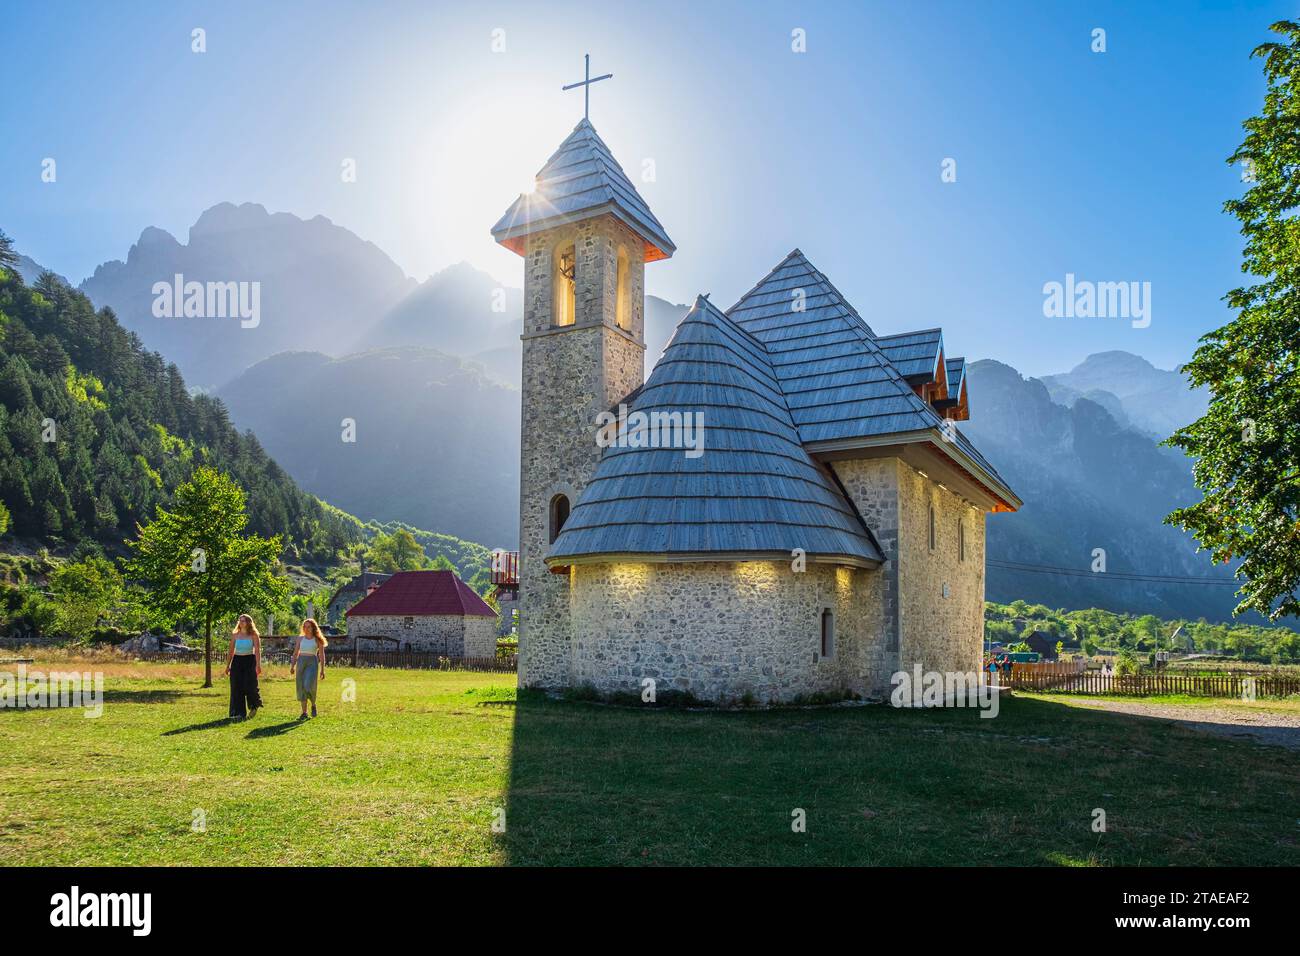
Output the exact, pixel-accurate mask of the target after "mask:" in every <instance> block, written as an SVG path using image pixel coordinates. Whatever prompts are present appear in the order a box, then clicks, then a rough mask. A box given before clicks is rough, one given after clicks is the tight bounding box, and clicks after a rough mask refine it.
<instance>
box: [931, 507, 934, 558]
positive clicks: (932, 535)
mask: <svg viewBox="0 0 1300 956" xmlns="http://www.w3.org/2000/svg"><path fill="white" fill-rule="evenodd" d="M934 548H935V537H934V505H930V550H931V551H933V550H934Z"/></svg>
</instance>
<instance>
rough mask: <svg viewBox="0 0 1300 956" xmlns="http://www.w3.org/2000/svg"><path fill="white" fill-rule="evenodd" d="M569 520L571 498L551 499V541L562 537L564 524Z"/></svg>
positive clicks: (565, 496)
mask: <svg viewBox="0 0 1300 956" xmlns="http://www.w3.org/2000/svg"><path fill="white" fill-rule="evenodd" d="M568 520H569V496H568V495H556V496H555V497H554V498H552V499H551V541H552V543H554V541H555V539H556V538H558V537H559V536H560V531H561V530H563V528H564V522H566V521H568Z"/></svg>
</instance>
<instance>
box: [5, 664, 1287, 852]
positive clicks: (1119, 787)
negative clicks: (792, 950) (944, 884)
mask: <svg viewBox="0 0 1300 956" xmlns="http://www.w3.org/2000/svg"><path fill="white" fill-rule="evenodd" d="M36 666H41V665H36ZM52 666H53V667H60V668H65V669H66V668H68V667H69V666H71V665H69V664H67V663H65V662H59V663H57V664H54V665H52ZM87 666H94V667H97V668H100V669H102V670H104V672H105V676H106V684H107V689H106V702H105V708H104V715H103V716H102V717H101V718H99V719H96V720H88V719H85V718H84V717H83V716H82V714H81V712H80V711H71V710H64V711H58V710H44V711H35V710H33V711H26V710H2V711H0V865H14V864H171V863H176V864H277V863H300V864H339V865H346V864H608V863H614V864H620V863H636V864H690V863H719V864H745V863H748V864H909V863H915V864H1003V863H1007V864H1031V865H1032V864H1046V865H1111V864H1174V863H1178V864H1191V865H1211V864H1276V865H1296V864H1300V847H1298V843H1300V821H1297V819H1296V809H1295V794H1296V793H1297V792H1300V755H1297V754H1295V753H1293V752H1288V751H1284V750H1281V749H1280V748H1272V747H1260V746H1257V745H1254V744H1249V743H1243V742H1238V741H1235V740H1226V739H1222V738H1215V737H1210V736H1205V735H1201V734H1197V733H1195V732H1193V731H1190V730H1186V729H1184V728H1181V727H1178V726H1175V725H1170V724H1167V723H1163V722H1160V721H1154V720H1150V719H1146V718H1142V717H1134V716H1129V715H1123V714H1113V713H1102V712H1094V711H1090V710H1087V709H1083V708H1079V707H1075V706H1071V705H1069V704H1066V703H1062V702H1060V701H1053V700H1052V699H1051V698H1050V697H1048V696H1042V697H1026V696H1021V697H1017V698H1015V699H1013V700H1008V701H1005V702H1004V703H1003V707H1002V712H1001V714H1000V716H999V717H997V718H996V719H992V720H989V719H981V718H979V717H978V716H977V715H976V713H975V712H973V711H962V710H948V711H924V712H921V711H900V710H893V709H891V708H888V707H878V706H873V707H856V708H829V709H818V710H784V711H772V712H752V713H750V712H746V713H709V712H681V711H652V710H649V709H647V710H627V709H619V708H611V707H603V706H599V705H592V704H581V703H564V702H558V701H553V700H548V699H545V698H543V697H539V696H537V695H533V694H521V695H518V699H516V694H515V691H514V688H513V683H514V679H513V676H507V675H490V674H460V673H455V674H447V673H432V672H420V671H384V670H377V669H373V670H371V669H363V670H359V671H351V670H348V669H346V668H336V669H332V670H331V671H330V673H329V678H328V680H327V681H326V682H325V683H324V684H323V685H322V697H323V701H322V704H323V706H322V716H321V717H320V718H318V719H316V720H314V721H308V722H306V723H301V724H300V723H296V722H294V721H293V720H292V718H293V717H294V716H295V715H296V714H297V704H296V702H295V701H294V700H293V684H292V682H291V681H290V680H289V677H288V672H287V670H285V669H283V668H275V667H272V668H268V669H267V671H266V672H265V673H264V676H263V695H264V697H265V698H266V702H267V707H266V708H265V709H264V710H263V711H262V713H261V714H259V715H258V717H257V718H256V719H255V720H251V721H247V722H243V723H226V722H224V721H223V720H221V718H222V717H223V716H224V714H225V712H226V694H227V688H226V685H225V683H224V682H218V685H217V686H216V687H215V688H213V689H211V690H207V691H204V690H201V689H199V688H198V684H199V682H200V681H199V677H200V673H201V672H200V669H199V668H197V667H194V666H192V665H173V664H104V663H97V664H94V665H87ZM344 678H352V679H354V680H355V681H356V700H357V702H356V703H355V704H344V703H340V701H339V698H340V684H341V681H342V680H343V679H344ZM1220 703H1222V702H1220ZM1254 706H1256V707H1259V706H1267V705H1260V704H1256V705H1254ZM1280 706H1282V707H1289V708H1291V709H1290V710H1289V712H1290V713H1294V707H1295V705H1294V704H1291V705H1280ZM1095 807H1101V808H1103V809H1104V810H1105V811H1106V814H1107V825H1108V830H1107V832H1106V833H1101V834H1099V833H1094V832H1092V830H1091V823H1092V811H1093V808H1095ZM497 808H503V809H504V810H505V813H506V823H507V828H506V829H507V832H506V833H505V834H494V833H493V832H492V827H491V824H492V820H493V815H494V811H495V810H496V809H497ZM795 808H802V809H803V810H804V811H806V815H807V832H806V833H794V832H792V831H791V819H792V817H791V812H792V811H793V810H794V809H795ZM196 810H203V811H205V813H206V822H207V830H206V832H204V833H196V832H193V831H192V829H191V823H192V821H193V819H194V813H195V811H196Z"/></svg>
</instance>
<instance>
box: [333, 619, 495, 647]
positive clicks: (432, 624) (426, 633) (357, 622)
mask: <svg viewBox="0 0 1300 956" xmlns="http://www.w3.org/2000/svg"><path fill="white" fill-rule="evenodd" d="M496 626H497V619H496V616H495V615H494V616H492V617H487V616H485V615H470V614H467V615H464V616H462V615H460V614H419V615H415V616H412V617H403V616H399V615H386V614H384V615H369V614H367V615H362V616H359V617H354V618H352V619H350V620H349V621H348V633H349V635H351V636H353V637H355V638H357V639H359V640H360V642H361V644H360V649H361V650H363V651H364V650H400V651H404V650H407V649H408V647H407V645H410V647H409V649H410V650H412V651H420V652H424V653H431V654H446V655H447V656H448V657H492V656H493V655H494V654H495V653H496ZM384 637H387V638H394V639H396V641H397V644H396V645H393V643H392V642H391V641H373V640H371V641H368V640H366V638H384Z"/></svg>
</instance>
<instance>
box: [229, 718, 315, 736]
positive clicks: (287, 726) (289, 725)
mask: <svg viewBox="0 0 1300 956" xmlns="http://www.w3.org/2000/svg"><path fill="white" fill-rule="evenodd" d="M305 723H307V721H305V720H297V719H295V720H287V721H285V722H284V723H282V724H270V725H269V726H266V727H254V728H253V729H252V730H250V731H249V732H248V733H246V734H244V736H245V737H247V738H248V739H249V740H259V739H261V738H262V737H279V736H280V735H282V734H287V733H288V732H289V731H291V730H293V729H294V728H296V727H301V726H302V725H303V724H305Z"/></svg>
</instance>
